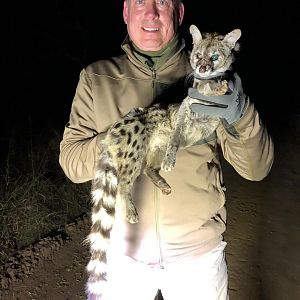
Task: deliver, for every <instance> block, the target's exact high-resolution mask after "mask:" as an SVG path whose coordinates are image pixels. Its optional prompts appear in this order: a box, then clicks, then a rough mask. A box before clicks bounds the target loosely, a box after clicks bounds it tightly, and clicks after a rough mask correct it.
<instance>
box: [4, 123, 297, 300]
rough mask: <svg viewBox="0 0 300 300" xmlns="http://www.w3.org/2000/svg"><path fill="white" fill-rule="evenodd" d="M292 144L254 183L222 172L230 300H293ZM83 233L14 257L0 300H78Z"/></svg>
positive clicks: (84, 226) (285, 144) (78, 230)
mask: <svg viewBox="0 0 300 300" xmlns="http://www.w3.org/2000/svg"><path fill="white" fill-rule="evenodd" d="M297 122H298V123H297V124H298V125H297V126H298V127H297V128H298V130H299V125H300V122H299V121H297ZM298 130H296V131H293V132H292V133H291V134H292V135H293V134H294V133H296V134H299V131H298ZM291 141H293V143H291ZM299 144H300V141H299V138H298V135H297V136H296V137H295V136H288V137H287V138H286V139H281V140H280V143H279V144H278V146H277V147H276V160H275V163H274V165H273V168H272V170H271V172H270V174H269V176H268V177H267V178H265V179H264V180H263V181H261V182H250V181H247V180H245V179H243V178H241V177H240V176H239V175H238V174H236V173H235V171H233V170H232V169H231V167H230V166H228V165H227V164H225V166H224V176H225V183H226V186H227V210H228V227H227V232H226V234H225V240H226V241H227V243H228V245H227V248H226V257H227V261H228V269H229V292H230V299H231V300H247V299H249V300H250V299H251V300H253V299H254V300H256V299H258V300H286V299H288V300H296V299H300V276H299V275H300V256H299V250H300V238H299V229H300V221H299V213H300V205H299V203H298V201H299V199H300V197H299V194H300V171H299V170H300V162H299V159H298V157H299ZM297 149H298V151H297ZM88 227H89V222H88V221H87V220H86V218H83V219H79V220H77V221H76V222H75V223H73V224H70V225H69V226H67V233H68V238H66V237H64V236H59V237H51V238H48V239H46V240H44V241H41V243H40V244H39V245H37V246H35V247H31V248H30V247H29V248H28V249H27V252H25V253H23V254H22V255H19V257H23V258H24V257H25V259H23V261H22V263H21V266H20V267H19V268H18V271H15V270H14V269H9V270H8V274H7V275H8V277H10V278H9V279H8V278H2V286H3V287H6V289H3V290H2V294H0V299H3V300H13V299H20V300H23V299H24V300H25V299H37V300H39V299H45V300H47V299H49V300H52V299H57V300H60V299H62V300H63V299H84V282H85V279H86V277H85V271H84V267H85V265H86V263H87V260H88V249H87V247H86V246H85V245H84V244H83V240H84V238H85V236H86V234H87V232H88V229H89V228H88ZM51 245H52V246H51ZM51 247H52V248H51ZM26 257H27V258H26ZM13 262H14V260H13V259H12V263H13ZM26 274H27V275H26ZM25 275H26V276H27V277H26V276H25ZM17 277H23V278H21V279H18V278H17Z"/></svg>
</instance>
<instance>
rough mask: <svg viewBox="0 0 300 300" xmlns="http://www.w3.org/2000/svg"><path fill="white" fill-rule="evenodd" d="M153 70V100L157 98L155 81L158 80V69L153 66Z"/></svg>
mask: <svg viewBox="0 0 300 300" xmlns="http://www.w3.org/2000/svg"><path fill="white" fill-rule="evenodd" d="M151 71H152V90H153V98H152V99H153V100H154V99H155V98H156V91H155V82H156V70H155V69H154V68H151Z"/></svg>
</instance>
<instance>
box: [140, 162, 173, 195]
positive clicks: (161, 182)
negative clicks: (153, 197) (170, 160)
mask: <svg viewBox="0 0 300 300" xmlns="http://www.w3.org/2000/svg"><path fill="white" fill-rule="evenodd" d="M159 171H160V169H156V168H152V167H146V169H145V173H146V175H147V176H148V177H149V178H150V179H151V180H152V182H153V183H154V184H155V185H156V186H157V187H158V188H159V189H160V190H161V191H162V192H163V193H164V194H165V195H168V194H170V193H171V187H170V186H169V185H168V183H167V182H166V180H165V179H164V178H163V177H162V176H161V175H160V174H159Z"/></svg>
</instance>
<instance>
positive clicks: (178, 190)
mask: <svg viewBox="0 0 300 300" xmlns="http://www.w3.org/2000/svg"><path fill="white" fill-rule="evenodd" d="M122 47H123V49H124V51H125V52H126V54H124V55H121V56H119V57H113V58H111V59H108V60H102V61H98V62H95V63H93V64H91V65H89V66H88V67H87V68H86V69H84V70H82V72H81V74H80V79H79V83H78V86H77V90H76V94H75V97H74V101H73V104H72V108H71V114H70V120H69V122H68V124H67V125H66V127H65V131H64V135H63V140H62V142H61V147H60V151H61V152H60V158H59V161H60V164H61V166H62V168H63V170H64V172H65V174H66V176H67V177H68V178H70V179H71V180H72V181H73V182H77V183H80V182H85V181H88V180H91V179H92V178H93V172H94V167H95V162H96V159H97V156H98V153H99V147H98V144H99V140H101V139H102V138H103V136H104V135H105V131H106V130H107V129H108V127H109V126H110V125H111V124H112V123H114V122H115V121H116V120H118V119H119V118H120V117H122V116H124V115H126V114H127V113H128V112H129V111H130V110H131V109H132V108H133V107H137V106H143V107H146V106H149V105H151V104H152V103H153V102H154V101H164V102H172V101H179V100H180V99H183V97H184V89H183V86H184V85H183V82H184V78H185V76H186V75H187V74H189V73H190V72H191V67H190V64H189V55H188V52H187V51H186V50H185V48H184V42H182V45H181V47H180V48H179V49H178V51H177V52H176V53H175V55H173V56H172V57H170V58H169V59H168V60H167V61H166V62H165V63H164V64H163V65H162V66H161V67H159V68H158V69H157V70H151V68H150V67H148V66H147V65H146V64H145V65H144V64H142V63H141V62H140V61H139V60H138V59H137V58H136V57H135V55H134V54H133V53H132V50H131V47H130V44H129V43H128V41H125V42H124V44H123V46H122ZM220 149H221V150H222V151H219V150H220ZM219 152H223V155H224V157H225V159H226V160H227V161H228V162H229V163H230V164H231V165H232V166H233V167H234V169H235V170H236V171H237V172H238V173H239V174H240V175H241V176H243V177H244V178H246V179H248V180H262V179H263V178H264V177H265V176H266V175H267V174H268V172H269V170H270V168H271V165H272V162H273V155H274V151H273V143H272V140H271V138H270V136H269V135H268V133H267V130H266V128H265V127H264V125H263V124H262V123H261V121H260V118H259V115H258V113H257V111H256V109H255V107H254V105H253V104H252V103H250V102H248V103H247V107H246V108H245V111H244V114H243V116H242V118H241V119H240V120H238V121H237V122H236V123H234V124H233V125H232V126H227V127H224V126H223V125H220V126H219V127H218V129H217V130H216V134H215V135H213V136H212V137H211V139H209V140H208V141H205V142H204V141H200V142H199V143H197V145H194V146H192V147H190V148H188V149H185V150H180V151H179V152H178V154H177V160H176V166H175V168H174V170H173V171H172V172H170V173H164V172H162V175H163V176H164V177H165V178H166V180H167V182H168V183H169V184H170V186H171V188H172V193H171V194H170V195H163V194H162V193H161V192H160V191H158V190H157V188H156V187H155V186H154V185H153V183H152V182H151V181H150V180H149V179H148V178H147V177H146V176H145V175H141V176H140V177H139V178H138V179H137V181H136V183H135V185H134V191H133V200H134V203H135V205H136V207H137V210H138V213H139V217H140V221H139V223H137V224H129V223H128V222H126V221H124V222H123V223H122V222H121V227H120V226H119V225H120V224H118V225H116V226H115V227H114V231H113V234H112V245H116V247H115V249H116V248H117V249H119V250H118V251H120V252H122V253H124V254H126V255H128V256H130V257H132V258H134V259H135V260H138V261H140V262H143V263H146V264H165V263H169V262H173V261H179V260H182V259H190V258H193V257H196V256H199V255H201V254H202V253H205V252H207V251H209V250H211V249H213V248H214V247H215V246H216V245H217V244H218V243H219V242H220V241H221V240H222V233H223V232H224V231H225V227H226V210H225V207H224V205H225V195H224V190H225V187H224V185H223V178H222V171H221V166H220V161H219ZM121 245H122V246H121Z"/></svg>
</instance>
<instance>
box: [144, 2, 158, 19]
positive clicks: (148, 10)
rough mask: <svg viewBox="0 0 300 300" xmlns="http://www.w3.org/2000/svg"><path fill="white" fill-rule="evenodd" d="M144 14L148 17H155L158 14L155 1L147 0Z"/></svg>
mask: <svg viewBox="0 0 300 300" xmlns="http://www.w3.org/2000/svg"><path fill="white" fill-rule="evenodd" d="M145 15H146V16H147V17H150V18H155V17H157V16H158V10H157V7H156V3H155V1H147V4H146V7H145Z"/></svg>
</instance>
